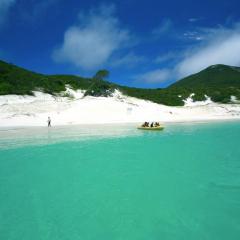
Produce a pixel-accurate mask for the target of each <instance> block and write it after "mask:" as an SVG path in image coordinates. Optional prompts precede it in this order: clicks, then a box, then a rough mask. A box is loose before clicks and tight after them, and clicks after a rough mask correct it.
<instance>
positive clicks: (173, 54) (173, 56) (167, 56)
mask: <svg viewBox="0 0 240 240" xmlns="http://www.w3.org/2000/svg"><path fill="white" fill-rule="evenodd" d="M176 57H179V53H176V52H168V53H166V54H163V55H160V56H158V57H157V58H156V59H155V61H154V62H155V63H164V62H167V61H170V60H173V59H176Z"/></svg>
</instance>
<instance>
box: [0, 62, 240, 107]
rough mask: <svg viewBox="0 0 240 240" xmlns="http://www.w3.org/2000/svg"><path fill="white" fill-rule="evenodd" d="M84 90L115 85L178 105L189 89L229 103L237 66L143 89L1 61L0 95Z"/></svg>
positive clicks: (239, 78)
mask: <svg viewBox="0 0 240 240" xmlns="http://www.w3.org/2000/svg"><path fill="white" fill-rule="evenodd" d="M66 85H70V86H71V87H72V88H73V89H83V90H87V91H86V94H87V95H93V96H107V95H108V94H109V93H111V92H112V91H113V90H114V89H119V90H120V91H122V92H123V93H124V94H126V95H128V96H132V97H137V98H141V99H145V100H150V101H153V102H156V103H161V104H165V105H170V106H181V105H183V104H184V102H183V100H184V99H186V98H187V97H188V96H189V95H190V94H191V93H195V95H194V100H205V95H207V96H209V97H211V99H212V100H213V101H215V102H223V103H229V102H230V99H231V96H236V97H237V98H238V99H240V68H238V67H230V66H226V65H214V66H211V67H208V68H207V69H205V70H203V71H201V72H199V73H197V74H193V75H191V76H189V77H186V78H184V79H182V80H180V81H178V82H176V83H174V84H172V85H171V86H169V87H168V88H164V89H160V88H157V89H144V88H131V87H126V86H120V85H117V84H114V83H110V82H107V81H102V80H101V81H96V79H94V78H83V77H78V76H73V75H43V74H39V73H35V72H31V71H28V70H25V69H23V68H20V67H17V66H15V65H13V64H9V63H6V62H4V61H0V95H6V94H18V95H24V94H27V95H32V94H33V91H34V90H40V91H43V92H45V93H49V94H53V95H57V94H59V93H60V92H62V91H65V90H66Z"/></svg>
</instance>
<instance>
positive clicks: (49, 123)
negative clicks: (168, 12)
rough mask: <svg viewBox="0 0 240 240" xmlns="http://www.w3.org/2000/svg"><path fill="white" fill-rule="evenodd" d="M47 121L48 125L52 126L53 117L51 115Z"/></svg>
mask: <svg viewBox="0 0 240 240" xmlns="http://www.w3.org/2000/svg"><path fill="white" fill-rule="evenodd" d="M47 123H48V127H51V118H50V117H48V120H47Z"/></svg>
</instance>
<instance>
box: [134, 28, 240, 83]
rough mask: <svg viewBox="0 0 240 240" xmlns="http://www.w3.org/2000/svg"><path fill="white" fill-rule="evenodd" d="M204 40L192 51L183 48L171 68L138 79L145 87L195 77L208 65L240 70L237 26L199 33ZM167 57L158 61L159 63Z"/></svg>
mask: <svg viewBox="0 0 240 240" xmlns="http://www.w3.org/2000/svg"><path fill="white" fill-rule="evenodd" d="M201 31H202V33H203V34H204V38H203V40H202V41H201V42H199V43H198V44H197V43H196V44H195V47H192V48H187V49H185V51H183V54H182V56H178V58H179V60H178V62H177V63H176V66H175V67H174V68H164V69H156V70H153V71H151V72H147V73H145V74H143V75H141V76H138V78H139V79H141V80H142V81H145V82H148V83H156V82H163V81H168V80H172V79H176V80H178V79H180V78H183V77H186V76H188V75H191V74H194V73H197V72H199V71H201V70H203V69H205V68H207V67H209V66H210V65H215V64H226V65H232V66H240V24H236V25H235V26H234V27H233V28H230V29H226V28H223V27H220V28H217V29H201ZM168 57H169V58H171V55H170V56H168V55H166V57H165V56H163V57H162V58H161V57H159V59H157V60H158V61H159V63H161V62H162V61H163V60H164V61H165V58H166V59H168Z"/></svg>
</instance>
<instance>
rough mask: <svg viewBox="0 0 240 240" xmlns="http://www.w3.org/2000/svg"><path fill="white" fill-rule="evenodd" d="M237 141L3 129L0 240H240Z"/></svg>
mask: <svg viewBox="0 0 240 240" xmlns="http://www.w3.org/2000/svg"><path fill="white" fill-rule="evenodd" d="M103 134H104V136H103ZM239 136H240V123H239V122H228V123H211V124H179V125H169V126H167V128H166V130H165V131H163V132H144V131H137V130H135V129H134V128H133V126H131V125H121V126H119V127H118V128H117V129H116V128H113V126H92V127H91V128H90V129H89V127H88V129H87V130H86V127H85V128H83V127H68V128H67V127H62V128H53V129H51V130H50V131H49V130H47V129H45V128H32V129H15V130H6V129H1V130H0V239H4V240H5V239H24V240H28V239H29V240H30V239H31V240H32V239H34V240H35V239H41V240H42V239H43V240H45V239H46V240H48V239H49V240H50V239H51V240H55V239H58V240H59V239H64V240H65V239H71V240H72V239H74V240H75V239H76V240H77V239H81V240H82V239H83V240H88V239H89V240H90V239H91V240H92V239H97V240H98V239H104V240H108V239H111V240H112V239H119V240H120V239H124V240H128V239H129V240H135V239H136V240H141V239H142V240H145V239H146V240H149V239H166V240H168V239H175V240H176V239H179V240H180V239H181V240H182V239H194V240H197V239H199V240H200V239H201V240H204V239H209V240H214V239H216V240H222V239H224V240H225V239H226V240H229V239H231V240H235V239H236V240H238V239H240V147H239ZM71 139H72V140H71Z"/></svg>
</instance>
